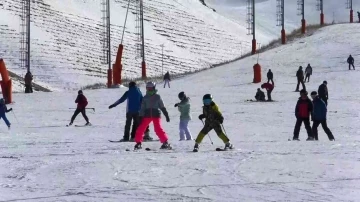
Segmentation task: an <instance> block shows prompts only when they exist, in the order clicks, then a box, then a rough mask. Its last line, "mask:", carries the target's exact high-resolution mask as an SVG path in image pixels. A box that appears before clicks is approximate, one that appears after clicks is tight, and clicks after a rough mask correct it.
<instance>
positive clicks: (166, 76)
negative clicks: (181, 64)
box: [164, 71, 171, 88]
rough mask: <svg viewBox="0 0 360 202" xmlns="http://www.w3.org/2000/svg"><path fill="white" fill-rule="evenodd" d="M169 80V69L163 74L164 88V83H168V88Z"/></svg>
mask: <svg viewBox="0 0 360 202" xmlns="http://www.w3.org/2000/svg"><path fill="white" fill-rule="evenodd" d="M170 81H171V79H170V73H169V71H168V72H166V74H165V75H164V88H165V86H166V84H168V86H169V88H170Z"/></svg>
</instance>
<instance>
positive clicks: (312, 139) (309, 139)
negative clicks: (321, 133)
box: [306, 137, 314, 141]
mask: <svg viewBox="0 0 360 202" xmlns="http://www.w3.org/2000/svg"><path fill="white" fill-rule="evenodd" d="M306 141H314V138H313V137H308V138H307V139H306Z"/></svg>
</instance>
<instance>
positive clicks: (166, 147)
mask: <svg viewBox="0 0 360 202" xmlns="http://www.w3.org/2000/svg"><path fill="white" fill-rule="evenodd" d="M160 149H168V150H170V149H172V147H171V145H170V144H169V143H168V142H167V141H166V142H164V143H163V144H162V145H161V147H160Z"/></svg>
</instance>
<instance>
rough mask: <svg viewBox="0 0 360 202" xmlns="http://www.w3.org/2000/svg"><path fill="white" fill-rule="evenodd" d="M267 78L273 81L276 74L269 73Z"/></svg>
mask: <svg viewBox="0 0 360 202" xmlns="http://www.w3.org/2000/svg"><path fill="white" fill-rule="evenodd" d="M266 76H267V78H268V79H273V78H274V74H273V73H272V72H268V73H267V74H266Z"/></svg>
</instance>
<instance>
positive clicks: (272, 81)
mask: <svg viewBox="0 0 360 202" xmlns="http://www.w3.org/2000/svg"><path fill="white" fill-rule="evenodd" d="M270 81H271V83H272V85H273V86H274V85H275V84H274V80H273V79H269V78H268V81H267V82H268V83H270Z"/></svg>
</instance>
